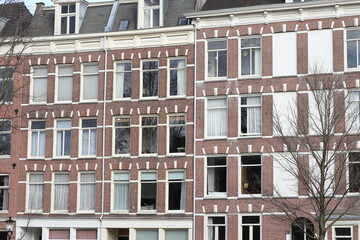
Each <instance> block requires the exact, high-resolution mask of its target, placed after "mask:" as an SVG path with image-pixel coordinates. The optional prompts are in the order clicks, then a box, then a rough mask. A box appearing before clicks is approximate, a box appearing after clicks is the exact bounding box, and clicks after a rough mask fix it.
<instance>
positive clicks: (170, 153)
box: [166, 113, 187, 155]
mask: <svg viewBox="0 0 360 240" xmlns="http://www.w3.org/2000/svg"><path fill="white" fill-rule="evenodd" d="M177 116H184V118H185V123H184V124H170V118H171V117H177ZM181 126H183V127H185V149H184V152H178V153H172V152H170V128H171V127H181ZM186 128H187V122H186V114H185V113H183V114H182V113H179V114H169V115H168V116H167V131H166V139H167V141H166V154H167V155H186V136H187V134H186Z"/></svg>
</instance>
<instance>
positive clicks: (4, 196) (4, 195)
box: [0, 175, 9, 211]
mask: <svg viewBox="0 0 360 240" xmlns="http://www.w3.org/2000/svg"><path fill="white" fill-rule="evenodd" d="M7 210H9V176H8V175H0V211H7Z"/></svg>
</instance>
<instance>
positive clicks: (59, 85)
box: [56, 65, 74, 102]
mask: <svg viewBox="0 0 360 240" xmlns="http://www.w3.org/2000/svg"><path fill="white" fill-rule="evenodd" d="M73 71H74V70H73V66H72V65H62V66H58V68H57V79H56V80H57V82H56V90H57V91H56V101H57V102H71V101H72V93H73Z"/></svg>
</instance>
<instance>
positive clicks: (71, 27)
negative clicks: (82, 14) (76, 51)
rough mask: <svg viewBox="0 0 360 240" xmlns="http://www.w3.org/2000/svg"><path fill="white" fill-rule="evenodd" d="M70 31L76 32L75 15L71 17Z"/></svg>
mask: <svg viewBox="0 0 360 240" xmlns="http://www.w3.org/2000/svg"><path fill="white" fill-rule="evenodd" d="M69 27H70V29H69V33H75V16H71V17H70V26H69Z"/></svg>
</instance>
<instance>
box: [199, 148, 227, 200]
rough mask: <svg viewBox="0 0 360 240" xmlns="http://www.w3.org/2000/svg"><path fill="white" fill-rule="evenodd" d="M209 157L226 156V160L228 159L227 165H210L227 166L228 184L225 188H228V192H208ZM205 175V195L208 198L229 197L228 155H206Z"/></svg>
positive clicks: (215, 166) (216, 166)
mask: <svg viewBox="0 0 360 240" xmlns="http://www.w3.org/2000/svg"><path fill="white" fill-rule="evenodd" d="M208 158H225V161H226V165H213V166H210V168H224V167H225V168H226V186H225V189H226V192H214V193H213V194H209V193H208V168H209V166H208ZM204 159H205V164H204V165H205V171H204V173H205V175H204V178H205V180H204V183H205V184H204V187H205V189H204V193H205V196H206V198H224V197H227V195H228V187H229V179H228V178H229V168H228V160H229V159H228V158H227V156H223V155H219V156H214V155H210V156H206V157H205V158H204Z"/></svg>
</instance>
